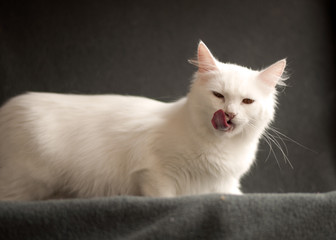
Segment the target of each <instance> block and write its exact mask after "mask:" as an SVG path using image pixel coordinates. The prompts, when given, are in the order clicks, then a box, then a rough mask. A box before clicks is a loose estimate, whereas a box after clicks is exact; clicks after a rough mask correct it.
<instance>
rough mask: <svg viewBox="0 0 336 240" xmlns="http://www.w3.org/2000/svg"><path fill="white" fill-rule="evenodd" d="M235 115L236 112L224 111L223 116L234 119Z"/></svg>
mask: <svg viewBox="0 0 336 240" xmlns="http://www.w3.org/2000/svg"><path fill="white" fill-rule="evenodd" d="M236 115H237V114H235V113H232V112H225V116H226V117H228V118H229V120H231V119H234V117H235V116H236Z"/></svg>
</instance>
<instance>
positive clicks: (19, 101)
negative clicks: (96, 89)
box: [0, 92, 167, 123]
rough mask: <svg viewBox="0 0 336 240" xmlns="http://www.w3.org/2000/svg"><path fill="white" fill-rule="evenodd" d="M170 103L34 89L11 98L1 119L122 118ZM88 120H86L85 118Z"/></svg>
mask: <svg viewBox="0 0 336 240" xmlns="http://www.w3.org/2000/svg"><path fill="white" fill-rule="evenodd" d="M166 105H167V104H166V103H163V102H160V101H156V100H152V99H149V98H145V97H136V96H122V95H77V94H57V93H37V92H30V93H26V94H22V95H19V96H17V97H14V98H12V99H10V100H9V101H8V102H6V103H5V104H4V105H3V106H2V107H1V108H0V121H1V122H2V123H3V121H6V120H7V118H10V119H12V120H15V119H16V118H21V117H25V118H26V120H27V121H28V120H34V118H36V120H38V119H41V118H45V117H56V116H58V117H60V118H65V119H67V120H70V119H71V117H74V118H76V117H84V118H85V117H86V118H88V117H90V116H92V117H95V118H96V119H98V118H99V117H101V116H105V117H107V116H108V117H113V118H118V117H122V116H123V115H128V116H132V115H133V116H136V117H141V116H145V115H148V114H152V113H155V112H156V111H157V110H159V109H162V110H163V109H164V108H165V106H166ZM82 120H85V119H82Z"/></svg>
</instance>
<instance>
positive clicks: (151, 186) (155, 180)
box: [139, 170, 177, 197]
mask: <svg viewBox="0 0 336 240" xmlns="http://www.w3.org/2000/svg"><path fill="white" fill-rule="evenodd" d="M139 180H140V181H139V185H140V194H141V195H142V196H147V197H176V195H177V194H176V187H175V185H174V184H173V183H172V181H171V180H170V179H169V178H167V177H165V176H163V175H161V174H159V173H157V172H151V171H150V170H146V171H143V172H142V173H141V175H140V176H139Z"/></svg>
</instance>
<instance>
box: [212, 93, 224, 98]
mask: <svg viewBox="0 0 336 240" xmlns="http://www.w3.org/2000/svg"><path fill="white" fill-rule="evenodd" d="M212 93H213V95H214V96H215V97H217V98H222V99H224V96H223V95H222V94H220V93H218V92H215V91H213V92H212Z"/></svg>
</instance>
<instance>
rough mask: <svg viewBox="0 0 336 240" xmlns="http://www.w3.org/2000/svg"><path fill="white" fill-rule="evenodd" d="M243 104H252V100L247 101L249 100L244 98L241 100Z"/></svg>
mask: <svg viewBox="0 0 336 240" xmlns="http://www.w3.org/2000/svg"><path fill="white" fill-rule="evenodd" d="M243 103H245V104H251V103H254V100H252V99H249V98H244V99H243Z"/></svg>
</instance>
